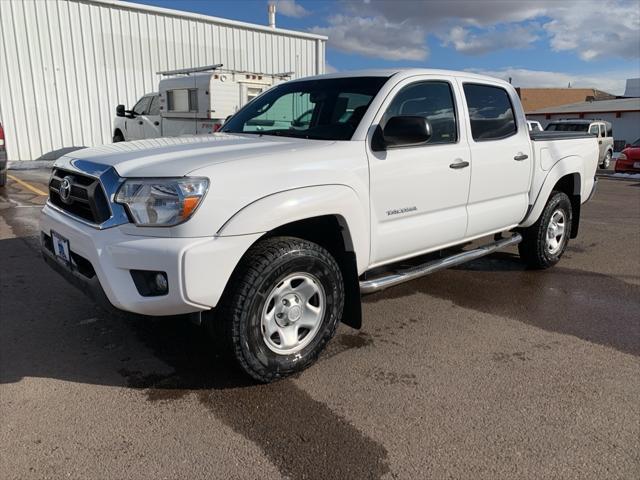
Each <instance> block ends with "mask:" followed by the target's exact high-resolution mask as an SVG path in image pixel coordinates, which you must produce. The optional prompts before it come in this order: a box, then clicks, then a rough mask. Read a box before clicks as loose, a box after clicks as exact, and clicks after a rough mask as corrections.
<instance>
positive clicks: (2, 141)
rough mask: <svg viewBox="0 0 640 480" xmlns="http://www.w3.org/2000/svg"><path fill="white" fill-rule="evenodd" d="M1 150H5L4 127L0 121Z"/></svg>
mask: <svg viewBox="0 0 640 480" xmlns="http://www.w3.org/2000/svg"><path fill="white" fill-rule="evenodd" d="M0 150H4V128H2V124H1V123H0Z"/></svg>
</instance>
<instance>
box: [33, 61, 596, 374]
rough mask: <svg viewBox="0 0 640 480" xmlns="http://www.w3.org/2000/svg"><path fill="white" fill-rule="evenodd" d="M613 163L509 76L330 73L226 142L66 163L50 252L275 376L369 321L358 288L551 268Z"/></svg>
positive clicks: (130, 307)
mask: <svg viewBox="0 0 640 480" xmlns="http://www.w3.org/2000/svg"><path fill="white" fill-rule="evenodd" d="M309 112H310V113H309ZM597 161H598V144H597V140H596V138H595V137H593V136H590V135H588V134H585V133H573V132H569V133H568V132H561V133H549V132H540V133H534V132H531V133H530V132H529V129H528V127H527V121H526V118H525V115H524V112H523V110H522V106H521V104H520V101H519V99H518V95H517V94H516V91H515V90H514V89H513V87H512V86H511V85H509V84H508V83H506V82H503V81H500V80H497V79H494V78H488V77H483V76H478V75H473V74H470V73H466V72H451V71H439V70H416V69H412V70H400V71H366V72H353V73H340V74H330V75H324V76H318V77H312V78H306V79H300V80H294V81H291V82H287V83H283V84H281V85H278V86H276V87H274V88H272V89H270V90H269V91H267V92H265V93H263V94H262V95H260V96H259V97H257V98H256V99H255V100H253V101H252V102H251V103H249V104H248V105H246V106H245V107H244V108H243V109H241V110H240V111H239V112H238V113H237V114H235V115H234V116H233V118H231V119H230V120H229V121H228V122H227V123H226V124H225V125H224V127H223V128H222V131H221V132H220V133H216V134H213V135H207V136H200V137H198V136H193V137H181V138H160V139H152V140H143V141H136V142H126V143H118V144H113V145H107V146H102V147H97V148H91V149H85V150H79V151H75V152H72V153H69V154H68V155H66V156H64V157H62V158H60V159H59V160H58V161H57V162H56V163H55V165H54V168H53V173H52V176H51V180H50V184H49V190H50V192H49V193H50V196H49V199H48V201H47V204H46V206H45V207H44V209H43V212H42V217H41V238H42V252H43V255H44V258H45V259H46V260H47V262H48V263H49V264H50V265H51V266H53V267H54V268H55V269H56V270H57V271H59V272H60V273H62V274H63V275H64V276H65V277H66V278H67V279H69V280H70V281H72V282H73V283H75V284H77V285H79V286H81V288H82V289H83V290H84V291H85V292H88V293H90V294H91V295H92V296H93V297H94V298H96V299H98V300H103V301H104V302H105V303H106V304H108V305H113V306H115V307H116V308H117V309H120V310H125V311H129V312H135V313H139V314H145V315H176V314H190V315H191V316H192V317H193V318H194V319H196V320H198V319H199V320H204V321H203V322H202V323H203V325H205V326H208V327H209V328H210V329H211V330H212V331H213V334H214V335H215V336H216V337H217V338H218V339H220V340H222V341H223V342H224V344H225V345H227V346H228V347H229V351H230V353H231V354H232V355H233V356H234V357H235V359H236V360H237V362H238V364H239V365H240V366H241V368H242V369H244V371H246V372H247V373H248V374H249V375H251V376H253V377H254V378H255V379H257V380H259V381H263V382H268V381H271V380H274V379H277V378H281V377H284V376H287V375H289V374H292V373H294V372H297V371H300V370H302V369H304V368H305V367H307V366H309V365H310V364H311V363H312V362H313V361H314V360H315V359H316V358H317V357H318V355H319V353H320V352H321V351H322V349H323V348H324V347H325V345H326V344H327V342H328V341H329V340H330V339H331V337H332V336H333V334H334V332H335V330H336V326H337V324H338V322H340V321H343V322H344V323H346V324H348V325H351V326H353V327H356V328H358V327H359V326H360V322H361V319H360V317H361V304H360V297H361V294H365V293H371V292H375V291H379V290H382V289H384V288H388V287H391V286H393V285H396V284H399V283H401V282H404V281H407V280H410V279H413V278H416V277H419V276H422V275H425V274H428V273H432V272H435V271H437V270H440V269H442V268H446V267H450V266H453V265H458V264H460V263H462V262H465V261H469V260H473V259H475V258H478V257H480V256H482V255H486V254H488V253H491V252H493V251H495V250H496V249H499V248H503V247H506V246H509V245H515V244H519V251H520V255H521V257H522V259H523V261H524V262H525V263H526V264H527V265H528V266H530V267H532V268H546V267H550V266H552V265H554V264H555V263H556V262H558V260H559V259H560V257H561V256H562V254H563V252H564V251H565V249H566V247H567V242H568V241H569V239H570V238H573V237H575V236H576V235H577V233H578V224H579V221H580V208H581V205H582V204H583V203H584V202H586V201H587V200H588V199H589V198H590V197H591V195H592V194H593V191H594V188H595V172H596V164H597ZM484 237H487V240H485V241H484V242H483V240H482V238H484ZM476 239H479V240H478V242H476V243H479V244H480V246H479V247H477V248H469V247H468V243H469V242H470V241H472V240H476ZM429 254H432V255H429ZM408 264H409V265H410V266H407V265H408ZM490 301H491V299H490V298H487V302H490Z"/></svg>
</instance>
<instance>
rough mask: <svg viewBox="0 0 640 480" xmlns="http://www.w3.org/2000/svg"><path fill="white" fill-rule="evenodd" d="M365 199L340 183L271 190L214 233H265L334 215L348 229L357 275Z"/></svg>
mask: <svg viewBox="0 0 640 480" xmlns="http://www.w3.org/2000/svg"><path fill="white" fill-rule="evenodd" d="M367 204H368V201H363V200H361V199H360V198H359V197H358V194H357V193H356V192H355V190H353V189H352V188H351V187H349V186H347V185H342V184H330V185H314V186H307V187H300V188H294V189H290V190H284V191H281V192H277V193H273V194H270V195H267V196H265V197H262V198H259V199H257V200H254V201H253V202H252V203H249V204H248V205H246V206H244V207H243V208H241V209H240V210H238V211H237V212H236V213H234V214H233V215H232V216H231V217H230V218H229V219H228V220H227V221H226V222H225V223H224V224H223V225H222V227H220V229H219V230H218V232H217V233H216V235H217V236H220V237H226V236H235V235H249V234H254V233H266V232H269V231H271V230H274V229H276V228H278V227H281V226H283V225H286V224H289V223H292V222H296V221H299V220H306V219H309V218H313V217H320V216H325V215H335V216H337V217H338V218H339V219H340V220H341V223H343V226H344V227H345V228H346V229H348V232H349V236H350V238H351V245H346V247H347V249H348V250H349V249H351V250H353V252H354V253H355V256H356V263H357V267H358V274H361V273H362V272H364V271H365V270H366V268H367V266H368V263H369V217H368V213H367V210H366V206H367Z"/></svg>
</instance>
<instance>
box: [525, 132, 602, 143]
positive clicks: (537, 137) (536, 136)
mask: <svg viewBox="0 0 640 480" xmlns="http://www.w3.org/2000/svg"><path fill="white" fill-rule="evenodd" d="M592 136H593V135H591V134H590V133H588V132H545V131H542V132H529V137H530V138H531V140H533V141H534V142H535V141H544V140H571V139H575V138H587V137H592Z"/></svg>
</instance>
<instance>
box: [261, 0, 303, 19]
mask: <svg viewBox="0 0 640 480" xmlns="http://www.w3.org/2000/svg"><path fill="white" fill-rule="evenodd" d="M269 3H274V4H275V5H276V13H281V14H282V15H284V16H285V17H294V18H301V17H306V16H307V15H309V14H310V13H311V12H310V11H309V10H307V9H306V8H304V7H303V6H302V5H300V4H298V3H296V0H272V1H271V2H269Z"/></svg>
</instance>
